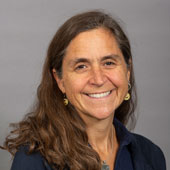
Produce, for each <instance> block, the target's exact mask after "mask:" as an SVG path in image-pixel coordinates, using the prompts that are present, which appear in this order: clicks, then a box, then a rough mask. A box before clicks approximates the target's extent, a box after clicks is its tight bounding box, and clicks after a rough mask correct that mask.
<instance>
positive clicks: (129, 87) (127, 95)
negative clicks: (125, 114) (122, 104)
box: [124, 82, 131, 101]
mask: <svg viewBox="0 0 170 170" xmlns="http://www.w3.org/2000/svg"><path fill="white" fill-rule="evenodd" d="M130 89H131V84H130V82H128V91H129V90H130ZM129 99H130V94H129V92H128V93H127V94H126V96H125V98H124V100H125V101H127V100H129Z"/></svg>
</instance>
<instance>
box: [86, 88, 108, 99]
mask: <svg viewBox="0 0 170 170" xmlns="http://www.w3.org/2000/svg"><path fill="white" fill-rule="evenodd" d="M110 93H111V90H110V91H107V92H104V93H94V94H87V95H88V96H90V97H92V98H102V97H106V96H108V95H109V94H110Z"/></svg>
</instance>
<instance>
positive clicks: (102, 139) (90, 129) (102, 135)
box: [86, 117, 117, 159]
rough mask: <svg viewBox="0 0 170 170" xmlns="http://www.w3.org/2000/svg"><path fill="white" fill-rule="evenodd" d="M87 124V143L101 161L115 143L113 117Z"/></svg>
mask: <svg viewBox="0 0 170 170" xmlns="http://www.w3.org/2000/svg"><path fill="white" fill-rule="evenodd" d="M89 122H90V121H88V124H87V129H86V131H87V134H88V138H89V143H90V145H91V146H92V147H93V149H94V150H96V152H98V154H99V155H100V156H101V159H105V158H106V157H107V155H108V154H109V153H110V152H111V151H113V146H114V145H115V144H116V143H117V139H116V132H115V128H114V125H113V123H112V122H113V117H112V118H110V119H105V120H101V121H96V122H93V123H92V122H91V123H89Z"/></svg>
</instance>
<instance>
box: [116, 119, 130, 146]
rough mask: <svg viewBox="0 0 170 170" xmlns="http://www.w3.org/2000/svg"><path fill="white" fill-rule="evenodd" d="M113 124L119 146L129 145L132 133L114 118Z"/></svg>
mask: <svg viewBox="0 0 170 170" xmlns="http://www.w3.org/2000/svg"><path fill="white" fill-rule="evenodd" d="M113 124H114V126H115V130H116V136H117V139H118V141H119V144H120V146H125V145H129V144H130V143H131V142H132V140H133V136H132V134H131V133H130V132H129V131H128V130H127V129H126V127H125V126H124V125H123V124H122V123H121V122H120V121H119V120H118V119H116V118H114V121H113Z"/></svg>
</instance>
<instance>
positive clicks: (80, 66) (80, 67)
mask: <svg viewBox="0 0 170 170" xmlns="http://www.w3.org/2000/svg"><path fill="white" fill-rule="evenodd" d="M84 68H87V66H86V65H84V64H81V65H78V66H77V67H76V68H75V69H76V70H81V69H84Z"/></svg>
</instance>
